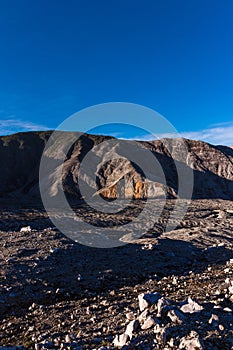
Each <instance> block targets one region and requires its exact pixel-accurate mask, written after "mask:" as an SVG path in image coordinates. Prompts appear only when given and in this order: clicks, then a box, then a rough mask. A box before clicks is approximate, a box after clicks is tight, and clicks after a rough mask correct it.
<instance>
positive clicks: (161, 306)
mask: <svg viewBox="0 0 233 350" xmlns="http://www.w3.org/2000/svg"><path fill="white" fill-rule="evenodd" d="M169 306H170V302H169V301H168V300H167V299H164V298H160V299H159V300H158V304H157V307H158V313H157V316H158V317H161V315H162V313H163V312H165V311H166V309H168V307H169Z"/></svg>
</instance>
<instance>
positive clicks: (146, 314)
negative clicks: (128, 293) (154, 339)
mask: <svg viewBox="0 0 233 350" xmlns="http://www.w3.org/2000/svg"><path fill="white" fill-rule="evenodd" d="M148 315H149V311H148V309H146V310H144V311H143V312H142V313H141V314H140V315H139V317H138V320H139V322H140V323H144V322H145V320H146V319H147V316H148Z"/></svg>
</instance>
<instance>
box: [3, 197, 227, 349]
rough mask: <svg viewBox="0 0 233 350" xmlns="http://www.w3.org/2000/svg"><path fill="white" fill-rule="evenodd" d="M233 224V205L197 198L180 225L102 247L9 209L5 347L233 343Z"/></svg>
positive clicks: (32, 213)
mask: <svg viewBox="0 0 233 350" xmlns="http://www.w3.org/2000/svg"><path fill="white" fill-rule="evenodd" d="M140 205H142V204H141V202H140V201H139V202H137V206H138V207H140ZM171 206H172V201H170V202H168V203H167V207H166V210H167V211H169V208H170V207H171ZM77 210H78V211H79V214H80V215H83V216H84V215H86V209H85V207H80V208H78V209H77ZM135 210H136V209H135ZM166 210H165V212H164V216H166ZM122 215H123V214H122ZM125 215H126V214H125ZM129 215H134V213H133V211H132V210H131V212H128V213H127V216H129ZM151 215H153V213H152V214H151ZM88 218H89V220H90V221H91V220H94V215H93V216H92V215H91V213H89V214H88ZM115 219H116V217H115ZM118 219H119V218H118ZM124 219H127V218H124V217H121V218H120V219H119V221H121V222H122V221H124ZM101 220H102V218H101V217H99V221H100V222H101ZM116 220H117V219H116ZM27 226H30V228H31V229H25V230H23V231H22V230H21V229H22V227H27ZM232 227H233V208H232V202H231V201H223V200H195V201H192V203H191V205H190V208H189V211H188V213H187V214H186V217H185V219H184V221H183V223H182V224H181V225H180V226H179V227H178V228H177V229H176V230H172V231H169V232H166V233H165V232H163V225H162V224H161V225H156V227H155V228H154V230H150V231H149V232H148V234H147V235H145V236H144V237H142V238H141V239H137V240H135V241H134V242H133V243H131V244H127V245H124V246H121V247H116V248H111V249H110V248H109V249H98V248H91V247H87V246H83V245H81V244H78V243H74V242H73V241H72V240H70V239H69V238H67V237H66V236H64V235H63V234H61V233H60V232H59V231H58V230H57V229H56V228H55V227H54V226H53V225H52V223H51V222H50V221H49V219H48V218H47V216H46V213H45V212H44V211H42V210H40V209H30V208H29V209H25V208H18V209H16V208H10V209H4V210H3V209H1V222H0V237H1V239H0V244H1V249H0V264H1V275H0V349H7V347H11V349H18V348H19V349H24V348H26V349H80V350H81V349H102V350H104V349H105V350H107V349H116V348H120V349H121V348H123V349H129V350H130V349H148V350H149V349H188V350H192V349H193V350H194V349H214V350H215V349H216V350H217V349H226V350H228V349H233V331H232V329H233V315H232V314H233V304H232V302H233V251H232V246H233V235H232Z"/></svg>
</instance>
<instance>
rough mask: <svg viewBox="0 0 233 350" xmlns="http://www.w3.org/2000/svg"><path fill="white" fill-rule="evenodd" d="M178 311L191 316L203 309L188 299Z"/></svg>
mask: <svg viewBox="0 0 233 350" xmlns="http://www.w3.org/2000/svg"><path fill="white" fill-rule="evenodd" d="M180 309H181V311H183V312H184V313H190V314H192V313H194V312H199V311H201V310H203V307H202V306H201V305H199V304H198V303H197V302H195V301H194V300H192V299H191V298H190V297H189V298H188V300H187V302H186V303H185V304H184V305H183V306H181V308H180Z"/></svg>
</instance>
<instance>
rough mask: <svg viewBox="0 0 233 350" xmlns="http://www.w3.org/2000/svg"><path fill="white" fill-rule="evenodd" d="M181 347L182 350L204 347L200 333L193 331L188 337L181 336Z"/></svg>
mask: <svg viewBox="0 0 233 350" xmlns="http://www.w3.org/2000/svg"><path fill="white" fill-rule="evenodd" d="M179 349H182V350H198V349H204V346H203V344H202V341H201V340H200V337H199V335H198V333H196V332H194V331H191V332H190V334H189V335H188V336H187V337H183V338H181V341H180V345H179Z"/></svg>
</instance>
